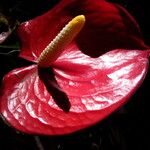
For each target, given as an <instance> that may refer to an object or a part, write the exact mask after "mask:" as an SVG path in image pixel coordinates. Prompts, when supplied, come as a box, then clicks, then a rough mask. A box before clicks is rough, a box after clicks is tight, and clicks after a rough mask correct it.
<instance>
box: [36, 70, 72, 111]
mask: <svg viewBox="0 0 150 150" xmlns="http://www.w3.org/2000/svg"><path fill="white" fill-rule="evenodd" d="M38 74H39V77H40V79H41V81H42V82H43V83H44V85H45V87H46V89H47V91H48V92H49V94H50V95H51V96H52V98H53V99H54V101H55V103H56V104H57V105H58V107H59V108H61V109H62V110H63V111H64V112H69V110H70V107H71V104H70V102H69V98H68V96H67V94H66V93H65V92H64V91H63V90H62V89H61V87H60V86H59V84H58V83H57V80H56V79H55V75H54V73H53V70H52V68H38Z"/></svg>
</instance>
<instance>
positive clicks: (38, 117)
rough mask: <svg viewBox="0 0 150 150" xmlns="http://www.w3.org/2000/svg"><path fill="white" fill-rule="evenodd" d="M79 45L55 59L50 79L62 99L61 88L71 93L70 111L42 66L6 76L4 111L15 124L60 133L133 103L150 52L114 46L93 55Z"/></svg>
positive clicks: (24, 128)
mask: <svg viewBox="0 0 150 150" xmlns="http://www.w3.org/2000/svg"><path fill="white" fill-rule="evenodd" d="M77 49H78V48H77V47H74V45H73V46H70V47H69V48H68V50H67V51H65V52H64V54H62V56H60V58H59V59H58V60H57V61H56V62H55V63H54V65H53V70H54V75H55V76H54V78H55V80H56V82H55V81H54V80H53V77H52V76H51V74H49V75H48V77H49V79H48V78H47V82H49V81H50V82H51V86H52V87H53V88H54V89H55V90H58V93H55V94H60V97H59V98H60V100H61V99H62V98H63V95H62V93H61V92H60V91H63V92H64V93H65V94H66V95H67V97H68V99H67V100H68V101H69V103H70V109H69V110H68V112H65V111H64V110H63V107H62V108H60V107H59V106H58V105H57V104H56V100H55V97H53V93H52V91H51V92H48V90H47V88H46V85H45V84H44V82H43V80H42V78H40V75H39V71H38V69H37V66H36V65H32V66H29V67H25V68H19V69H16V70H13V71H11V72H10V73H9V74H7V75H6V76H5V78H4V80H3V95H2V96H1V112H2V114H3V116H4V117H5V118H6V120H7V121H8V122H9V123H10V124H11V125H12V126H13V127H15V128H16V129H18V130H21V131H23V132H27V133H35V134H46V135H59V134H67V133H72V132H75V131H77V130H80V129H82V128H85V127H88V126H91V125H93V124H95V123H96V122H99V121H101V120H102V119H104V118H105V117H107V116H108V115H109V114H110V113H112V112H113V111H115V110H116V109H118V108H119V107H121V106H122V105H123V104H124V103H125V102H127V101H128V100H129V98H130V97H131V96H132V95H133V94H134V92H135V91H136V90H137V88H138V87H139V86H140V85H141V83H142V81H143V79H144V77H145V74H146V72H147V68H148V56H149V52H148V51H136V50H133V51H127V50H114V51H111V52H108V53H106V54H104V55H102V56H101V57H99V58H96V59H93V58H91V57H88V56H87V55H84V54H83V53H81V52H80V51H79V50H77ZM59 90H60V91H59ZM66 105H67V103H66Z"/></svg>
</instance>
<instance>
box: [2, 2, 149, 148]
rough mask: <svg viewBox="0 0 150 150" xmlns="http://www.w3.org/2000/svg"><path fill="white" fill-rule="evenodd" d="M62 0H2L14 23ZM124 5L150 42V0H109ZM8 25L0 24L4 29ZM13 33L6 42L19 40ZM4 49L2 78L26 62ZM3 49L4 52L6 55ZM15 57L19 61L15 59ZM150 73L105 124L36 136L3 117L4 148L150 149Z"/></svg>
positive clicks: (8, 17) (11, 21)
mask: <svg viewBox="0 0 150 150" xmlns="http://www.w3.org/2000/svg"><path fill="white" fill-rule="evenodd" d="M58 1H59V0H55V1H52V0H50V2H49V0H30V1H29V0H26V1H25V0H24V1H23V0H1V2H0V12H1V13H3V14H4V15H5V16H6V17H7V19H8V20H9V22H10V24H11V26H12V27H13V26H15V24H16V20H18V21H19V22H22V21H26V20H28V19H32V18H34V17H35V16H38V15H40V14H41V13H44V12H46V11H47V10H48V9H50V8H51V7H52V6H53V5H55V4H56V3H57V2H58ZM109 1H110V2H113V3H118V4H120V5H122V6H124V7H125V8H126V9H127V10H128V11H129V12H130V13H131V14H132V15H133V16H134V18H135V19H136V21H137V22H138V23H139V26H140V28H141V31H142V33H143V38H144V40H145V42H146V43H147V44H148V45H150V23H149V22H150V21H149V19H150V8H148V6H149V5H148V0H142V1H141V0H109ZM5 28H7V27H4V26H2V25H1V26H0V31H1V30H3V29H5ZM16 40H17V39H16V36H15V35H12V37H10V39H9V40H8V41H6V42H5V43H4V44H5V45H11V44H14V43H15V42H16ZM12 50H16V49H13V48H12V47H10V48H7V49H6V48H0V80H1V79H2V76H3V75H4V74H5V73H6V72H8V71H9V70H11V69H13V68H15V67H16V66H17V67H19V65H18V63H17V62H18V61H19V62H20V64H21V65H24V64H26V63H27V62H25V61H24V60H20V59H19V58H17V54H18V51H13V52H12V53H11V54H8V53H6V54H4V51H5V52H10V51H12ZM2 52H3V54H2ZM14 58H15V60H16V61H15V62H14ZM6 59H7V61H6ZM149 91H150V72H148V75H147V76H146V79H145V81H144V83H143V85H142V86H141V87H140V89H139V90H138V92H136V94H135V95H134V96H133V97H132V100H131V101H130V102H129V103H127V104H126V105H125V106H124V107H122V108H121V109H120V110H119V111H117V112H115V113H114V114H112V115H111V116H110V117H108V118H107V119H105V120H104V121H102V122H101V123H99V124H97V125H95V126H93V127H91V128H88V129H85V130H82V131H79V132H77V133H74V134H71V135H66V136H56V137H55V136H33V135H26V134H22V133H18V132H16V131H15V130H14V129H12V128H11V127H9V126H7V125H6V124H5V123H4V122H3V121H2V119H0V150H10V149H12V150H66V149H71V150H77V149H84V150H111V149H115V150H131V149H132V150H133V149H136V150H144V149H146V150H149V149H150V142H149V141H150V134H149V131H150V124H149V121H150V118H149V114H150V107H149V106H150V105H149V101H150V96H149Z"/></svg>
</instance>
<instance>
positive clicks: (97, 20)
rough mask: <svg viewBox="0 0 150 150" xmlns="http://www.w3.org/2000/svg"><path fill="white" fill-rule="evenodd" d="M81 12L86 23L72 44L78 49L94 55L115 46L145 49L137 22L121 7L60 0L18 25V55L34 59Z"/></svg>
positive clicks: (97, 1)
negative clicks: (38, 14) (47, 9)
mask: <svg viewBox="0 0 150 150" xmlns="http://www.w3.org/2000/svg"><path fill="white" fill-rule="evenodd" d="M81 14H83V15H85V17H86V24H85V27H84V28H83V30H82V31H81V33H80V34H79V36H78V37H77V38H76V44H77V45H78V47H79V48H80V50H81V51H82V52H84V53H86V54H88V55H90V56H92V57H97V56H100V55H101V54H103V53H105V52H107V51H110V50H112V49H116V48H117V49H118V48H122V49H146V48H147V46H146V45H145V44H144V42H143V39H142V38H141V33H140V29H139V27H138V25H137V23H136V22H135V20H134V19H133V18H132V17H131V16H130V15H129V14H128V13H127V12H126V10H124V9H123V8H122V7H121V6H118V5H114V4H111V3H108V2H105V1H103V0H92V1H91V0H69V1H68V0H61V1H60V3H58V4H57V5H56V6H55V7H54V8H53V9H51V10H50V11H48V12H47V13H45V14H44V15H41V16H39V17H37V18H35V19H33V20H30V21H27V22H25V23H23V24H22V25H21V26H20V27H19V30H18V34H19V36H20V39H21V53H20V56H21V57H23V58H25V59H28V60H31V61H36V60H37V58H38V57H39V54H40V53H41V52H42V51H43V49H44V48H45V47H46V46H47V45H48V44H49V42H50V41H51V40H52V39H53V38H54V37H55V36H56V35H57V33H58V32H59V31H60V30H61V29H62V28H63V27H64V26H65V25H66V24H67V23H68V21H70V20H71V19H72V18H73V17H74V16H77V15H81Z"/></svg>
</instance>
